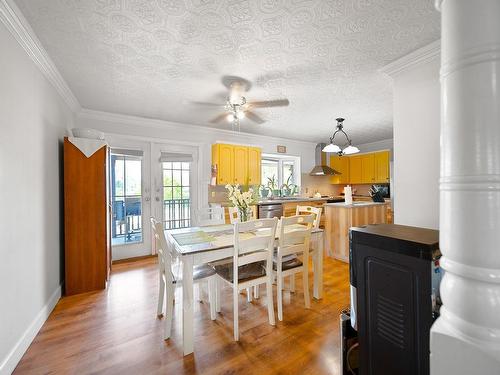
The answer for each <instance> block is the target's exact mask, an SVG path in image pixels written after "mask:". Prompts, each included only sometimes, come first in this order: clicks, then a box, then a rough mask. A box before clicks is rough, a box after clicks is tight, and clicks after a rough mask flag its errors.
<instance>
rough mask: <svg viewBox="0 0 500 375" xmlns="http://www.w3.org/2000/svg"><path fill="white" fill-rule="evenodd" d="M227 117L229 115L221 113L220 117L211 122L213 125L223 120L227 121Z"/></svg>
mask: <svg viewBox="0 0 500 375" xmlns="http://www.w3.org/2000/svg"><path fill="white" fill-rule="evenodd" d="M227 115H228V114H227V113H221V114H220V115H218V116H216V117H214V118H213V119H211V120H210V121H209V122H210V123H212V124H216V123H218V122H221V121H222V120H225V119H226V118H227Z"/></svg>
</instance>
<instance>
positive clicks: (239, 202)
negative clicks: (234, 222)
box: [226, 184, 255, 221]
mask: <svg viewBox="0 0 500 375" xmlns="http://www.w3.org/2000/svg"><path fill="white" fill-rule="evenodd" d="M226 189H227V197H228V199H229V201H230V202H231V203H232V204H233V206H234V207H237V208H238V212H239V213H240V220H241V221H247V220H248V219H249V218H250V217H251V215H252V212H251V207H250V206H252V205H253V204H255V194H254V190H253V189H252V188H250V189H248V191H245V192H241V189H240V185H230V184H227V185H226Z"/></svg>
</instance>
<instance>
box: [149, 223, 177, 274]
mask: <svg viewBox="0 0 500 375" xmlns="http://www.w3.org/2000/svg"><path fill="white" fill-rule="evenodd" d="M150 220H151V230H152V232H153V237H154V241H155V246H156V251H157V253H158V262H159V264H160V269H162V270H163V271H164V270H166V269H170V267H171V266H172V254H171V252H170V248H169V247H168V244H167V240H166V239H165V232H164V231H163V225H162V223H161V221H158V220H156V219H155V218H154V217H151V219H150Z"/></svg>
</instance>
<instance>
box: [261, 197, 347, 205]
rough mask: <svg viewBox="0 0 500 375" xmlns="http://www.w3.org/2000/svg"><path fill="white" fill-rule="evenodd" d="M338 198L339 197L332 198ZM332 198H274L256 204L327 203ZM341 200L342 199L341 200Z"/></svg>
mask: <svg viewBox="0 0 500 375" xmlns="http://www.w3.org/2000/svg"><path fill="white" fill-rule="evenodd" d="M333 198H340V197H333ZM333 198H332V197H321V198H308V197H293V198H288V199H287V198H285V199H282V198H276V199H263V200H259V201H258V202H257V204H279V203H293V202H319V201H325V202H326V201H327V200H329V199H333ZM341 199H342V198H341Z"/></svg>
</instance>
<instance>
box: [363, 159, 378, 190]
mask: <svg viewBox="0 0 500 375" xmlns="http://www.w3.org/2000/svg"><path fill="white" fill-rule="evenodd" d="M361 181H362V183H364V184H371V183H373V182H375V156H374V155H373V154H366V155H362V156H361Z"/></svg>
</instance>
